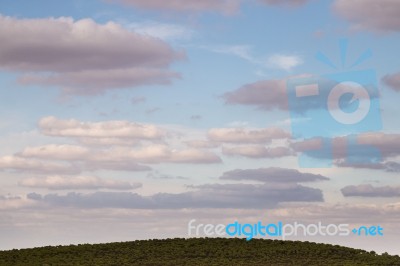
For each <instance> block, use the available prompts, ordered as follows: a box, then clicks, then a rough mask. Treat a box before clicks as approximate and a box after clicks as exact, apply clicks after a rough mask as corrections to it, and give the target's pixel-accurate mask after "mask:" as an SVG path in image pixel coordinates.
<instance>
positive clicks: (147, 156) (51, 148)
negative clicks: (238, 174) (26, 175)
mask: <svg viewBox="0 0 400 266" xmlns="http://www.w3.org/2000/svg"><path fill="white" fill-rule="evenodd" d="M16 156H18V157H14V158H16V159H18V160H28V158H29V159H31V160H35V159H45V160H63V161H72V162H74V163H75V164H79V165H80V166H81V167H83V168H84V169H86V170H91V171H93V170H97V169H112V170H118V169H119V168H121V169H120V170H131V171H146V170H149V169H150V168H149V167H148V166H144V165H141V164H140V163H147V164H158V163H194V164H208V163H221V162H222V160H221V158H219V157H218V156H217V155H216V154H215V153H213V152H210V151H206V150H199V149H194V148H191V149H182V150H175V149H172V148H170V147H168V146H166V145H146V146H143V147H134V148H132V147H123V146H113V147H111V148H94V147H93V148H91V149H87V148H84V147H80V146H72V145H45V146H38V147H27V148H25V149H24V150H23V151H22V152H19V153H17V154H16ZM16 159H15V160H16ZM4 167H5V168H7V167H6V166H4ZM8 168H10V167H8Z"/></svg>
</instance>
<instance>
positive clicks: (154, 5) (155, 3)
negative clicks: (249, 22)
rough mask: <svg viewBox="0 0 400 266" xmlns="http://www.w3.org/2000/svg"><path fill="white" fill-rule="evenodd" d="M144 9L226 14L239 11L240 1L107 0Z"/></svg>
mask: <svg viewBox="0 0 400 266" xmlns="http://www.w3.org/2000/svg"><path fill="white" fill-rule="evenodd" d="M107 1H108V2H115V3H121V4H124V5H128V6H134V7H139V8H144V9H155V10H170V11H177V12H187V11H190V12H204V11H217V12H222V13H226V14H232V13H235V12H236V11H237V10H238V9H239V4H240V0H202V1H198V0H169V1H164V0H107Z"/></svg>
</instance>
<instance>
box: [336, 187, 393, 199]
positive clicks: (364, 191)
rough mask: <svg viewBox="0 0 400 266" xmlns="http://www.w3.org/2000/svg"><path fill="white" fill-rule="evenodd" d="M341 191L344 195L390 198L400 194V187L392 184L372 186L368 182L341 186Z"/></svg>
mask: <svg viewBox="0 0 400 266" xmlns="http://www.w3.org/2000/svg"><path fill="white" fill-rule="evenodd" d="M341 192H342V194H343V196H345V197H383V198H391V197H399V196H400V187H394V186H384V187H374V186H372V185H370V184H368V185H358V186H347V187H344V188H342V189H341Z"/></svg>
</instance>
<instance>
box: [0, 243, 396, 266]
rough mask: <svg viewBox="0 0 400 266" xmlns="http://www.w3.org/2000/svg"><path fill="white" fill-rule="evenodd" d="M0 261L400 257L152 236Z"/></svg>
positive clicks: (274, 261)
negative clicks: (154, 238) (149, 238)
mask: <svg viewBox="0 0 400 266" xmlns="http://www.w3.org/2000/svg"><path fill="white" fill-rule="evenodd" d="M0 265H7V266H14V265H15V266H17V265H29V266H36V265H40V266H44V265H48V266H49V265H91V266H94V265H115V266H123V265H342V266H343V265H390V266H394V265H400V257H399V256H390V255H387V254H384V255H377V254H375V252H367V251H364V250H360V249H352V248H346V247H341V246H337V245H336V246H333V245H327V244H316V243H311V242H300V241H281V240H261V239H253V240H251V241H246V240H244V239H228V238H192V239H166V240H147V241H133V242H123V243H108V244H95V245H89V244H84V245H70V246H56V247H50V246H49V247H41V248H33V249H21V250H10V251H0Z"/></svg>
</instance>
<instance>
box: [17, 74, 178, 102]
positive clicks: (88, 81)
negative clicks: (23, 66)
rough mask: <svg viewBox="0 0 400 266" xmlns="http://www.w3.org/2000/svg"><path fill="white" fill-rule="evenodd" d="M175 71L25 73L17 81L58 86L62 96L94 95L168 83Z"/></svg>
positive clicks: (25, 83) (174, 75)
mask: <svg viewBox="0 0 400 266" xmlns="http://www.w3.org/2000/svg"><path fill="white" fill-rule="evenodd" d="M179 77H180V76H179V75H178V74H177V73H173V72H169V71H165V70H160V69H144V68H127V69H110V70H82V71H80V72H69V73H62V74H52V75H37V74H27V75H23V76H21V77H20V78H19V79H18V81H19V83H21V84H23V85H42V86H62V88H63V93H64V94H65V95H96V94H100V93H103V92H105V91H106V90H109V89H122V88H130V87H137V86H142V85H146V84H161V85H168V84H170V83H171V80H172V79H173V78H179Z"/></svg>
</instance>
